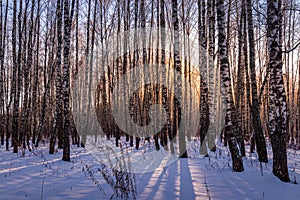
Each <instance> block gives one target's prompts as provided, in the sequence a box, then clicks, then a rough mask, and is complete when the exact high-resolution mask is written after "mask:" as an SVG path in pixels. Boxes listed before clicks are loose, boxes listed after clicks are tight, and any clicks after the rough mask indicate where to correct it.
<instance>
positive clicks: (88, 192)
mask: <svg viewBox="0 0 300 200" xmlns="http://www.w3.org/2000/svg"><path fill="white" fill-rule="evenodd" d="M193 145H194V144H190V145H189V158H188V159H180V160H177V161H175V162H173V163H172V164H170V165H168V166H166V167H164V168H160V169H157V170H155V171H153V172H147V173H140V174H136V175H135V178H136V188H137V192H136V195H137V199H165V200H169V199H170V200H172V199H212V200H214V199H217V200H218V199H230V200H231V199H268V200H277V199H278V200H281V199H282V200H283V199H289V200H294V199H295V200H296V199H299V196H300V184H293V183H282V182H280V181H279V180H278V179H277V178H276V177H274V176H273V175H272V158H271V157H272V152H271V148H270V147H268V153H269V157H270V159H269V160H270V161H269V163H268V164H262V168H261V165H260V163H259V162H258V160H257V156H256V154H255V153H254V154H247V156H246V157H245V158H244V168H245V171H244V172H242V173H234V172H232V169H231V166H230V165H231V161H230V156H229V155H228V151H227V148H226V147H218V149H217V152H216V153H211V154H210V155H211V156H210V158H208V157H203V156H200V155H199V154H198V153H197V151H194V150H193V148H194V147H195V146H193ZM143 148H145V146H143V145H142V146H141V149H143ZM71 150H72V152H71V162H64V161H62V160H61V157H62V151H61V150H58V151H57V152H56V153H55V154H54V155H49V154H48V144H46V145H45V146H44V147H43V146H41V147H39V148H38V149H35V150H34V151H32V152H29V151H28V152H26V154H25V157H22V156H21V152H20V153H18V154H13V153H12V152H11V151H10V152H7V151H6V150H5V146H0V199H1V200H2V199H3V200H10V199H18V200H21V199H31V200H36V199H91V200H93V199H110V197H111V196H112V194H113V190H112V189H111V187H110V185H109V184H107V183H106V181H105V180H104V178H103V177H102V175H101V173H100V172H99V171H98V169H99V167H100V163H99V161H98V160H96V159H95V158H94V157H93V154H91V152H90V151H89V150H87V149H84V148H77V147H75V146H72V149H71ZM288 165H289V173H290V178H291V181H292V182H294V181H296V182H298V183H300V151H299V150H297V151H296V150H293V149H288Z"/></svg>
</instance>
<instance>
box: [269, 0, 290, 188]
mask: <svg viewBox="0 0 300 200" xmlns="http://www.w3.org/2000/svg"><path fill="white" fill-rule="evenodd" d="M267 2H268V9H267V37H268V55H269V62H268V63H269V66H268V67H269V70H270V83H269V84H270V88H269V101H270V111H269V135H270V138H271V143H272V150H273V174H274V175H275V176H277V177H278V178H279V179H280V180H281V181H284V182H289V181H290V179H289V173H288V167H287V154H286V134H287V103H286V94H285V88H284V81H283V72H282V65H283V63H282V38H281V37H282V26H281V23H282V13H281V12H282V11H281V0H268V1H267Z"/></svg>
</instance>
